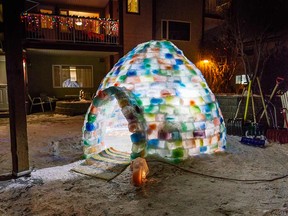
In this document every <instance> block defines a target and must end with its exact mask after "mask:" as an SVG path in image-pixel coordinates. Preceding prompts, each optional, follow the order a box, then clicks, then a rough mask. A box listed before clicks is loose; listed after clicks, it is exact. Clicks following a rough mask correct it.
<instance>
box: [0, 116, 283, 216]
mask: <svg viewBox="0 0 288 216" xmlns="http://www.w3.org/2000/svg"><path fill="white" fill-rule="evenodd" d="M27 117H28V119H27V122H28V126H27V127H28V139H29V153H30V164H31V168H32V169H33V171H32V173H31V177H21V178H18V179H12V180H7V181H1V182H0V200H1V201H0V215H5V216H6V215H49V216H50V215H109V216H110V215H133V216H134V215H136V216H137V215H139V216H140V215H141V216H142V215H152V216H153V215H205V216H206V215H208V216H209V215H213V216H215V215H216V216H217V215H265V216H269V215H288V189H287V178H286V175H287V174H288V169H287V168H288V156H287V155H288V145H279V144H277V143H271V144H267V147H266V148H256V147H251V146H247V145H243V144H241V143H239V140H240V137H237V136H228V145H227V152H225V153H219V154H215V155H199V156H196V157H194V158H191V159H189V160H187V161H184V162H183V163H180V164H177V165H169V164H167V163H163V162H159V161H156V160H152V159H148V165H149V169H150V173H149V175H148V181H147V182H146V184H145V185H144V186H143V187H139V188H137V187H134V186H132V185H131V184H130V178H131V171H130V169H129V168H127V169H126V170H125V171H124V172H123V173H122V174H121V175H119V176H118V177H116V178H115V179H113V180H112V181H109V182H106V181H104V180H100V179H97V178H92V177H89V176H85V175H81V174H78V173H75V172H72V171H71V168H73V167H74V166H76V165H77V164H79V163H81V162H82V160H81V156H82V148H81V136H82V131H81V128H82V125H83V121H84V116H82V115H80V116H73V117H71V116H63V115H55V114H53V113H49V112H46V113H37V114H32V115H28V116H27ZM109 135H110V136H108V137H109V139H110V140H111V141H113V140H114V141H115V140H117V141H118V142H117V143H121V142H122V143H126V144H127V142H128V141H129V139H128V137H129V132H127V131H123V132H119V131H118V132H117V133H115V134H113V133H112V132H110V134H109ZM113 136H114V138H113ZM126 141H127V142H126ZM0 142H1V144H0V167H1V169H0V170H1V174H5V173H8V172H10V171H11V156H10V143H9V120H8V119H0ZM57 142H58V150H59V152H58V154H57V153H56V154H55V148H54V149H53V144H52V143H54V145H55V143H57ZM129 145H131V144H130V143H128V144H127V146H126V148H127V151H128V149H129ZM278 178H279V179H278ZM248 180H255V181H248Z"/></svg>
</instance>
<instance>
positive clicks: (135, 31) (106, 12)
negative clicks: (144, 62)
mask: <svg viewBox="0 0 288 216" xmlns="http://www.w3.org/2000/svg"><path fill="white" fill-rule="evenodd" d="M202 11H203V1H202V0H195V1H189V0H181V1H176V0H157V1H156V0H145V1H143V0H142V1H141V0H101V1H92V0H88V1H82V2H81V1H72V0H57V1H56V0H38V1H30V0H26V1H25V10H24V11H23V13H22V14H21V22H22V24H23V31H24V32H23V33H24V34H23V65H24V66H25V70H24V72H25V73H26V74H25V79H26V84H27V89H28V92H29V94H30V95H31V96H32V97H33V96H39V95H40V94H47V95H49V96H55V97H56V98H59V99H67V98H71V97H72V98H73V97H77V96H78V95H79V90H81V89H83V90H84V92H85V93H86V96H87V97H91V96H92V95H93V93H95V92H96V90H97V88H98V85H99V83H100V81H101V80H102V78H103V77H104V76H105V75H106V73H107V72H108V71H109V70H110V69H111V67H112V66H113V65H114V64H115V63H116V62H117V60H118V59H119V58H120V57H122V56H123V55H124V54H126V53H127V52H128V51H130V50H131V49H132V48H133V47H135V46H136V45H137V44H139V43H142V42H146V41H149V40H154V39H156V40H161V39H166V40H170V41H172V42H174V43H175V44H176V45H177V46H178V47H179V48H180V49H182V50H183V52H184V53H185V55H186V56H187V57H188V58H189V59H190V60H192V61H196V60H197V59H198V58H199V56H198V48H199V44H200V41H201V38H202ZM0 73H1V74H2V75H1V74H0V84H2V83H3V84H6V83H5V77H4V76H5V70H1V71H0ZM3 74H4V75H3ZM1 76H2V77H4V78H3V79H2V78H1ZM69 80H71V81H72V83H77V84H76V85H72V84H71V82H70V84H71V85H65V84H64V82H65V81H66V83H67V81H69ZM3 95H4V94H3ZM3 98H4V97H3ZM6 108H8V106H7V104H6Z"/></svg>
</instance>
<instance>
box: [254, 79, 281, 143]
mask: <svg viewBox="0 0 288 216" xmlns="http://www.w3.org/2000/svg"><path fill="white" fill-rule="evenodd" d="M283 81H284V79H283V78H281V77H277V78H276V84H275V86H274V88H273V90H272V93H271V94H270V97H269V99H268V100H267V101H266V104H265V106H263V108H264V109H263V111H262V113H261V115H260V118H259V122H260V121H261V119H262V118H263V116H264V113H265V110H266V113H268V107H270V109H272V111H271V112H272V114H270V115H268V114H269V113H268V114H267V117H266V119H268V120H267V123H268V121H269V123H270V124H268V126H269V128H268V129H267V131H266V137H267V139H268V140H270V141H273V142H277V141H279V139H281V140H282V135H281V130H279V125H278V122H277V112H276V107H275V106H274V104H273V103H272V102H271V100H272V99H273V97H274V95H275V93H276V91H277V89H278V87H279V85H280V83H282V82H283ZM266 113H265V115H266ZM280 137H281V138H280Z"/></svg>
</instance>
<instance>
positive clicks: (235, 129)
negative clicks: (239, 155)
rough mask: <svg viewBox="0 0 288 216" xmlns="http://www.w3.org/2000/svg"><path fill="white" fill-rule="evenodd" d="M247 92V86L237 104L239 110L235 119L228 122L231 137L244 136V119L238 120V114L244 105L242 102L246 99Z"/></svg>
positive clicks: (228, 131)
mask: <svg viewBox="0 0 288 216" xmlns="http://www.w3.org/2000/svg"><path fill="white" fill-rule="evenodd" d="M245 92H246V86H245V87H244V88H243V91H242V94H241V98H240V100H239V102H238V104H237V109H236V112H235V115H234V118H231V119H228V121H227V133H228V134H230V135H237V136H241V135H242V126H243V118H238V113H239V110H240V106H241V104H242V100H243V98H244V94H245Z"/></svg>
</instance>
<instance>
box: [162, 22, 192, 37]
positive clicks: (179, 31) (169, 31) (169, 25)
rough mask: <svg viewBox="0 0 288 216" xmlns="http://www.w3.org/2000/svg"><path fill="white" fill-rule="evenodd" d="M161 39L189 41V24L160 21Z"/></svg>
mask: <svg viewBox="0 0 288 216" xmlns="http://www.w3.org/2000/svg"><path fill="white" fill-rule="evenodd" d="M162 38H163V39H167V40H183V41H190V23H189V22H179V21H166V20H165V21H162Z"/></svg>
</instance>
